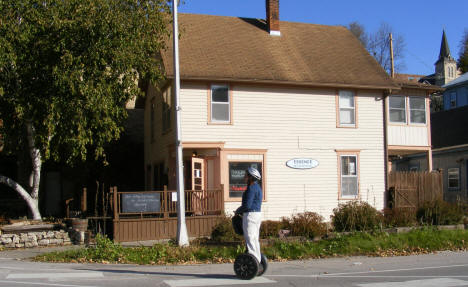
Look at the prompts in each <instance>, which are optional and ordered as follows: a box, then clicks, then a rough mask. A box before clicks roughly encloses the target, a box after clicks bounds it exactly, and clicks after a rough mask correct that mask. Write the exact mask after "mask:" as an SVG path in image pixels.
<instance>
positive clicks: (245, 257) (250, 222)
mask: <svg viewBox="0 0 468 287" xmlns="http://www.w3.org/2000/svg"><path fill="white" fill-rule="evenodd" d="M261 178H262V177H261V175H260V172H259V171H258V170H257V169H255V168H253V167H249V168H248V169H247V170H246V172H245V176H244V180H245V182H246V183H247V189H246V190H245V192H244V193H243V195H242V205H241V206H240V207H239V208H238V209H237V210H236V212H235V215H234V217H233V219H232V223H233V227H234V230H235V231H236V233H237V234H239V235H244V238H245V243H246V245H247V252H246V253H243V254H240V255H239V256H237V258H236V261H235V262H234V272H235V273H236V276H237V277H238V278H240V279H246V280H248V279H252V278H254V277H255V276H260V275H262V274H263V273H265V271H266V269H267V266H268V265H267V258H266V257H265V255H263V254H261V251H260V240H259V239H260V224H261V222H262V219H261V206H262V199H263V192H262V188H261V187H260V185H259V184H258V182H257V181H258V180H260V179H261ZM259 263H260V264H259Z"/></svg>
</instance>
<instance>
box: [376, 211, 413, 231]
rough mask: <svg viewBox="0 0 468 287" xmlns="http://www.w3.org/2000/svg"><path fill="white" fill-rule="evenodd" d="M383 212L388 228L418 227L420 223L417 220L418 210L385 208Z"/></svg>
mask: <svg viewBox="0 0 468 287" xmlns="http://www.w3.org/2000/svg"><path fill="white" fill-rule="evenodd" d="M383 212H384V222H385V226H386V227H406V226H416V225H418V221H417V219H416V208H413V207H399V208H385V209H384V211H383Z"/></svg>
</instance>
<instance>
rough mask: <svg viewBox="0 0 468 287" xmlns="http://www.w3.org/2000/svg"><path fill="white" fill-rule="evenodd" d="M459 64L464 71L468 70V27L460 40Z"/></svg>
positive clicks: (459, 67)
mask: <svg viewBox="0 0 468 287" xmlns="http://www.w3.org/2000/svg"><path fill="white" fill-rule="evenodd" d="M457 65H458V69H460V71H461V72H462V73H466V72H468V29H465V33H464V34H463V38H462V40H461V41H460V53H459V56H458V61H457Z"/></svg>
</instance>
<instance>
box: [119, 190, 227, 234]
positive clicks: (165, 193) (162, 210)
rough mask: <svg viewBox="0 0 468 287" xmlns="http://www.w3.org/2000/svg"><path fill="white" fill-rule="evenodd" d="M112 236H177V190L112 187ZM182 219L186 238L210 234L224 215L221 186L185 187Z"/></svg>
mask: <svg viewBox="0 0 468 287" xmlns="http://www.w3.org/2000/svg"><path fill="white" fill-rule="evenodd" d="M111 194H112V198H113V204H112V205H113V211H114V214H113V239H114V241H116V242H128V241H144V240H160V239H171V238H175V237H176V236H177V193H176V191H175V190H168V189H167V187H164V189H163V190H161V191H144V192H129V191H117V188H115V187H114V188H111ZM184 196H185V216H186V217H185V219H186V225H187V232H188V235H189V237H201V236H209V235H210V234H211V231H212V229H213V227H214V226H215V225H216V224H217V223H218V222H219V220H220V217H221V216H222V215H223V214H224V188H223V187H222V186H221V187H220V188H218V189H213V190H186V191H185V192H184Z"/></svg>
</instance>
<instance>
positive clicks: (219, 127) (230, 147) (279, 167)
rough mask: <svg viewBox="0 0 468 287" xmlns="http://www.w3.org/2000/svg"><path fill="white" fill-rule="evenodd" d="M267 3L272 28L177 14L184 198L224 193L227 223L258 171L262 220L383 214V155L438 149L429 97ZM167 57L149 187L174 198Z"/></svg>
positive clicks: (151, 119)
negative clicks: (357, 206) (356, 210)
mask: <svg viewBox="0 0 468 287" xmlns="http://www.w3.org/2000/svg"><path fill="white" fill-rule="evenodd" d="M266 2H267V9H266V10H267V13H266V14H267V15H266V16H267V17H266V21H265V20H261V19H246V18H236V17H223V16H208V15H192V14H181V15H179V23H180V26H181V31H182V33H181V37H180V42H179V53H180V78H181V89H180V108H181V117H182V118H181V134H182V145H183V156H184V167H185V187H186V189H214V188H218V187H219V186H221V185H222V186H223V188H224V201H225V209H226V212H228V213H229V212H232V211H233V210H235V209H236V208H237V207H238V206H239V205H240V201H241V196H242V192H243V191H244V189H245V184H244V182H243V181H242V177H243V174H244V171H245V170H246V168H247V167H248V166H255V167H257V168H258V169H259V170H260V172H261V174H262V176H263V177H262V181H261V185H262V187H263V191H264V204H263V206H262V211H263V216H264V219H279V218H280V217H282V216H290V215H291V214H293V213H297V212H303V211H315V212H318V213H319V214H321V215H322V216H324V217H325V219H326V220H328V219H329V215H330V214H332V210H333V208H335V207H337V205H338V204H340V203H345V202H347V201H349V200H356V199H360V200H364V201H367V202H369V203H370V204H372V205H373V206H375V207H376V208H377V209H382V208H383V207H384V198H385V192H386V186H385V185H386V174H387V162H388V158H387V153H388V152H387V146H388V148H389V150H390V152H391V153H392V154H393V153H395V154H396V153H397V152H399V151H403V152H405V151H408V150H410V148H406V147H407V146H411V148H417V149H419V150H424V151H428V150H429V149H430V142H429V141H428V138H427V137H428V134H429V129H428V125H429V123H428V121H429V117H428V114H427V113H428V99H427V95H426V94H425V93H423V94H421V93H420V92H418V91H413V90H411V89H408V90H402V88H401V86H400V85H398V84H397V83H395V82H394V81H393V80H392V79H391V78H390V77H389V76H388V75H387V74H386V73H385V71H384V70H383V69H382V68H381V67H380V65H379V64H378V63H377V62H376V61H375V60H374V58H373V57H372V56H371V55H370V54H369V53H368V52H367V51H366V49H365V48H364V47H363V46H362V45H361V43H360V42H359V40H358V39H357V38H356V37H355V36H354V35H353V34H352V33H351V32H350V31H348V30H347V29H346V28H344V27H340V26H324V25H314V24H306V23H293V22H284V21H279V3H278V1H277V0H269V1H266ZM161 57H162V60H163V65H164V69H165V72H166V75H167V81H166V82H164V83H162V84H161V85H160V86H157V87H154V86H149V87H148V88H147V91H146V104H145V170H146V187H147V189H148V190H149V189H153V190H162V188H163V186H164V185H168V188H169V189H170V190H175V162H176V161H175V144H174V143H175V134H174V132H175V123H174V99H173V85H172V79H173V77H174V75H173V66H172V62H173V55H172V47H169V48H168V49H167V50H166V51H162V52H161ZM396 91H402V92H401V93H400V92H396ZM389 95H392V96H391V97H389ZM387 123H391V124H392V126H389V127H388V130H387ZM393 125H394V126H393ZM413 133H417V135H415V134H413ZM401 135H403V136H405V137H406V138H405V139H403V140H400V141H399V140H398V139H399V138H401ZM419 137H424V138H425V141H420V140H419ZM386 139H388V143H387V141H386Z"/></svg>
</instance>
